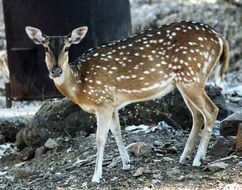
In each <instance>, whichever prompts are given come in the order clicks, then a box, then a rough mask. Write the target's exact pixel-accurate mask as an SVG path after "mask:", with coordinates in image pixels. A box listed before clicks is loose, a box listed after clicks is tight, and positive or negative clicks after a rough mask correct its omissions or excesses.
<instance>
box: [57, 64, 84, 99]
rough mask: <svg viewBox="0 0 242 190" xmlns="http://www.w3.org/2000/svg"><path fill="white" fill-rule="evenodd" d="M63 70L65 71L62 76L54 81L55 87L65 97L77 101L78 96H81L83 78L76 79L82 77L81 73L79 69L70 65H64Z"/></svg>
mask: <svg viewBox="0 0 242 190" xmlns="http://www.w3.org/2000/svg"><path fill="white" fill-rule="evenodd" d="M61 68H62V70H63V73H62V75H61V76H60V77H56V78H54V79H53V80H54V83H55V86H56V87H57V89H58V90H59V91H60V92H61V93H62V94H63V95H64V96H66V97H68V98H69V99H72V100H73V101H75V100H74V99H75V97H76V94H80V92H81V89H82V80H81V78H79V79H77V78H76V77H77V76H79V77H80V75H79V71H78V69H77V67H75V66H71V65H69V64H68V63H65V64H63V66H62V67H61ZM77 90H78V91H79V92H77ZM74 96H75V97H74Z"/></svg>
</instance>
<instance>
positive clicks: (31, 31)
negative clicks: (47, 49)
mask: <svg viewBox="0 0 242 190" xmlns="http://www.w3.org/2000/svg"><path fill="white" fill-rule="evenodd" d="M25 31H26V33H27V34H28V36H29V38H30V39H31V40H33V42H34V43H35V44H43V42H44V40H45V37H44V35H43V34H42V32H41V31H40V29H38V28H34V27H32V26H26V27H25Z"/></svg>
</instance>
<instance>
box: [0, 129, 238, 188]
mask: <svg viewBox="0 0 242 190" xmlns="http://www.w3.org/2000/svg"><path fill="white" fill-rule="evenodd" d="M123 136H124V139H125V144H126V145H128V144H130V143H135V142H144V143H146V145H147V147H151V149H148V150H151V152H150V151H146V152H145V153H144V155H143V156H142V155H141V156H139V157H136V156H134V155H132V156H131V160H132V161H131V162H132V165H131V170H129V171H123V170H122V167H121V163H120V162H119V163H118V164H117V165H116V166H114V167H113V168H109V167H108V165H109V164H110V163H111V162H112V161H113V160H115V158H117V157H118V155H119V154H118V149H117V147H116V143H115V141H114V138H113V137H112V136H111V135H109V139H108V142H107V145H106V149H105V158H104V165H103V179H102V180H101V183H100V184H95V183H91V179H92V175H93V171H94V166H95V153H96V146H95V135H90V136H88V137H81V136H79V137H76V138H59V139H58V147H56V148H55V149H52V150H49V151H47V152H46V154H44V155H43V157H42V158H38V159H37V158H34V159H32V160H29V161H26V162H22V161H21V160H19V159H18V155H15V156H13V155H11V156H7V157H4V158H3V159H2V160H1V162H0V168H4V170H5V171H7V174H6V175H5V176H4V177H3V176H1V177H0V182H1V183H0V184H1V185H0V189H6V190H7V189H11V190H12V189H18V190H23V189H29V190H30V189H33V190H41V189H56V190H72V189H93V190H95V189H117V190H118V189H144V190H148V189H152V190H156V189H157V190H158V189H222V188H223V187H225V186H226V185H228V184H232V185H234V186H237V187H238V189H241V188H242V186H239V184H242V166H241V161H242V157H238V156H232V157H231V158H230V159H228V160H225V161H224V162H225V163H226V164H228V166H227V168H226V169H224V170H219V171H216V172H214V171H210V170H208V169H207V163H209V162H212V161H213V160H212V159H209V156H208V159H207V160H206V162H205V163H204V164H203V165H202V166H201V167H199V168H194V167H192V166H191V165H187V166H183V165H179V164H178V161H179V156H180V155H181V152H182V150H183V148H184V145H185V141H186V138H187V137H188V131H175V130H174V129H156V130H155V131H154V132H150V133H143V132H139V133H128V132H124V134H123ZM214 140H215V136H213V137H212V140H211V143H210V144H211V145H212V144H213V142H214ZM239 162H240V165H239V164H238V163H239ZM140 168H141V169H140ZM137 170H141V171H142V172H141V173H140V174H137V175H138V176H135V173H136V172H137ZM234 189H236V188H234Z"/></svg>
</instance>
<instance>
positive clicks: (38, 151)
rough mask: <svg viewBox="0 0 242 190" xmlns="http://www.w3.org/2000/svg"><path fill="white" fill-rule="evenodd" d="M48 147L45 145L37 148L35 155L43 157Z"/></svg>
mask: <svg viewBox="0 0 242 190" xmlns="http://www.w3.org/2000/svg"><path fill="white" fill-rule="evenodd" d="M45 151H46V149H45V147H44V146H41V147H39V148H37V149H36V150H35V155H34V157H35V158H37V159H39V158H42V156H43V154H44V153H45Z"/></svg>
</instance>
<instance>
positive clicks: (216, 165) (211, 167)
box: [207, 162, 228, 172]
mask: <svg viewBox="0 0 242 190" xmlns="http://www.w3.org/2000/svg"><path fill="white" fill-rule="evenodd" d="M227 166H228V164H226V163H224V162H215V163H211V164H209V165H208V166H207V169H208V170H209V171H211V172H216V171H219V170H224V169H225V168H227Z"/></svg>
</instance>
